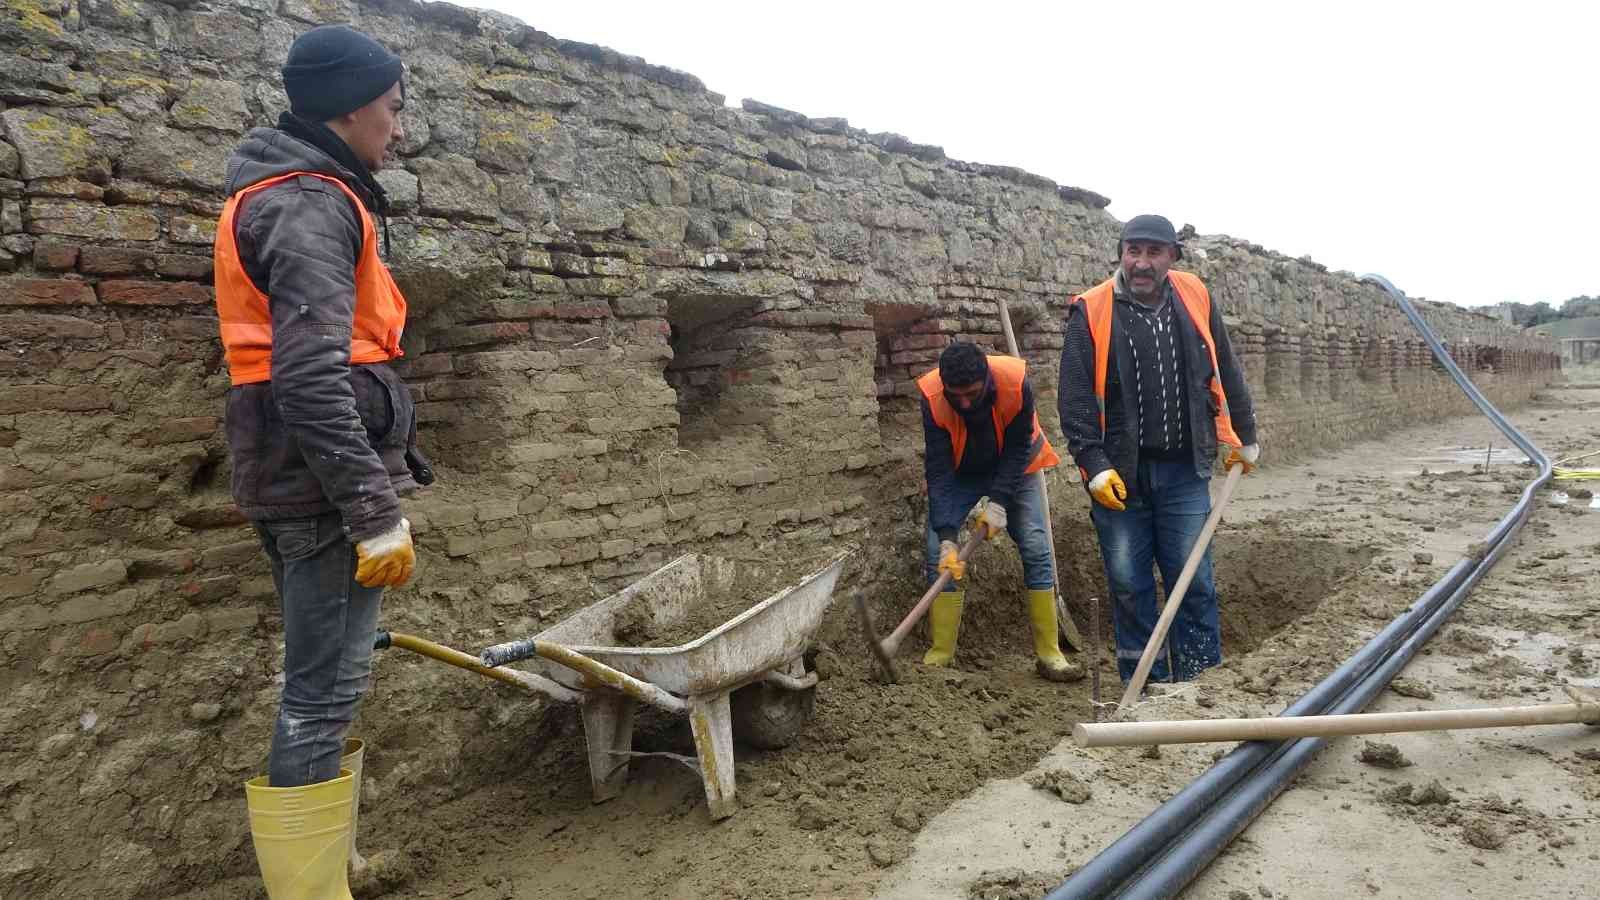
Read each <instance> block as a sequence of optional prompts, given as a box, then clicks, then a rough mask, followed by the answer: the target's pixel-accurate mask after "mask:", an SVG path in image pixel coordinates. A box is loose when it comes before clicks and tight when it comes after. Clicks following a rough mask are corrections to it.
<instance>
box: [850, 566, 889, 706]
mask: <svg viewBox="0 0 1600 900" xmlns="http://www.w3.org/2000/svg"><path fill="white" fill-rule="evenodd" d="M852 600H853V601H854V603H855V607H856V619H857V620H858V621H859V622H860V623H861V636H862V637H864V638H866V640H867V649H869V650H871V651H872V659H873V661H874V663H875V666H874V668H875V669H876V670H877V673H878V678H879V680H881V681H886V682H888V683H890V684H894V683H896V682H898V681H899V680H900V673H899V672H898V671H896V670H895V667H894V659H893V658H892V657H891V656H890V654H889V653H888V651H887V650H885V649H884V646H883V642H882V641H880V640H878V628H877V625H875V624H874V623H873V621H872V610H870V609H868V608H867V598H866V597H864V596H862V593H861V589H860V588H857V589H856V591H855V593H854V595H853V596H852Z"/></svg>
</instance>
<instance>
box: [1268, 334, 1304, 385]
mask: <svg viewBox="0 0 1600 900" xmlns="http://www.w3.org/2000/svg"><path fill="white" fill-rule="evenodd" d="M1266 343H1267V371H1266V379H1265V380H1266V385H1267V397H1268V398H1269V399H1272V400H1280V401H1284V400H1295V399H1298V397H1299V393H1300V389H1299V384H1298V382H1299V377H1300V360H1299V358H1298V352H1297V351H1298V349H1299V346H1298V345H1299V340H1298V339H1297V338H1295V337H1293V336H1291V335H1290V334H1289V333H1288V332H1286V331H1284V330H1282V329H1281V328H1280V329H1274V330H1271V331H1268V332H1267V333H1266Z"/></svg>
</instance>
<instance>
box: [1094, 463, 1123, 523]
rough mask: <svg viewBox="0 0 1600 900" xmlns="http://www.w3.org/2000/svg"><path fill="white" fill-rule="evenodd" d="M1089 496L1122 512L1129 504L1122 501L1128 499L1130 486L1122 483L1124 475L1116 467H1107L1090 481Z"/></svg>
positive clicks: (1105, 505) (1108, 507)
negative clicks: (1119, 473)
mask: <svg viewBox="0 0 1600 900" xmlns="http://www.w3.org/2000/svg"><path fill="white" fill-rule="evenodd" d="M1089 496H1091V497H1093V498H1094V502H1096V503H1098V504H1100V505H1101V506H1104V507H1105V508H1106V509H1113V510H1116V511H1117V512H1122V511H1123V510H1125V509H1127V508H1128V506H1127V504H1125V503H1123V502H1122V501H1124V500H1126V499H1128V486H1127V485H1125V484H1123V483H1122V476H1121V475H1118V474H1117V470H1116V469H1106V470H1105V471H1104V472H1101V473H1100V474H1099V475H1096V476H1095V477H1094V478H1093V479H1091V480H1090V481H1089Z"/></svg>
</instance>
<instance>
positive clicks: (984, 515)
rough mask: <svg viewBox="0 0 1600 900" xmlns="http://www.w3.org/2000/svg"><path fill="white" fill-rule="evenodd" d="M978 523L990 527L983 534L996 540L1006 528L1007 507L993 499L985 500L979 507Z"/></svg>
mask: <svg viewBox="0 0 1600 900" xmlns="http://www.w3.org/2000/svg"><path fill="white" fill-rule="evenodd" d="M978 524H979V525H982V526H983V527H984V528H986V529H988V530H987V531H986V532H985V533H984V535H983V536H984V537H985V538H988V539H989V540H991V541H992V540H994V539H995V538H997V537H999V536H1000V533H1001V532H1003V531H1005V530H1006V508H1005V507H1004V506H1001V505H1000V504H998V503H996V502H994V501H993V500H988V501H985V502H984V504H983V506H981V507H979V509H978Z"/></svg>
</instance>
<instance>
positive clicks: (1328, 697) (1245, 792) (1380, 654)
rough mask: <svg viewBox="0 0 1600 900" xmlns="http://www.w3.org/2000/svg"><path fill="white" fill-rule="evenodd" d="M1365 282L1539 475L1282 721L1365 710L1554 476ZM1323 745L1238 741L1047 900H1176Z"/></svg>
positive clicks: (1379, 281) (1432, 339) (1422, 326)
mask: <svg viewBox="0 0 1600 900" xmlns="http://www.w3.org/2000/svg"><path fill="white" fill-rule="evenodd" d="M1362 280H1364V281H1368V282H1371V283H1373V284H1376V285H1378V286H1379V287H1381V288H1382V289H1383V290H1385V291H1386V292H1388V294H1389V296H1390V297H1391V298H1392V299H1393V300H1394V301H1395V302H1396V303H1397V304H1398V305H1399V307H1400V309H1401V311H1402V312H1404V313H1405V315H1406V317H1407V318H1408V319H1410V320H1411V323H1412V325H1413V326H1414V327H1415V328H1416V329H1417V331H1418V332H1419V333H1420V334H1421V335H1422V337H1423V340H1424V341H1425V342H1426V343H1427V344H1428V346H1429V348H1430V349H1431V350H1432V352H1433V354H1434V357H1435V358H1436V359H1438V360H1439V362H1440V364H1441V365H1443V366H1444V368H1445V370H1446V371H1447V372H1448V373H1449V374H1450V377H1451V378H1452V379H1454V380H1455V382H1456V384H1457V385H1458V386H1459V387H1460V388H1461V389H1462V391H1463V392H1464V393H1466V395H1467V397H1468V399H1470V400H1471V401H1472V402H1473V403H1474V404H1475V405H1476V406H1477V407H1478V409H1479V410H1480V411H1482V412H1483V414H1484V415H1485V416H1487V417H1488V418H1489V419H1490V421H1491V422H1493V423H1494V425H1495V426H1496V427H1497V428H1498V429H1499V430H1500V431H1501V432H1502V433H1503V434H1505V436H1506V437H1507V438H1508V439H1510V440H1511V441H1512V443H1514V444H1516V445H1517V447H1518V448H1519V449H1521V450H1522V451H1523V453H1525V454H1527V456H1528V458H1529V459H1530V460H1533V461H1534V462H1536V463H1538V465H1539V468H1540V472H1539V476H1538V478H1536V479H1535V480H1534V481H1533V482H1532V483H1530V484H1529V485H1528V486H1527V487H1525V488H1524V489H1523V491H1522V495H1521V497H1520V498H1519V500H1518V502H1517V504H1516V506H1515V507H1513V509H1512V511H1511V512H1510V513H1508V514H1507V515H1506V516H1505V517H1504V518H1503V519H1501V520H1500V522H1498V523H1497V524H1496V526H1495V527H1494V528H1493V529H1492V530H1491V531H1490V532H1489V535H1488V537H1487V539H1486V542H1485V543H1486V552H1485V553H1484V554H1483V556H1482V557H1481V558H1479V559H1478V560H1476V561H1474V560H1469V559H1463V560H1461V561H1460V562H1458V563H1456V564H1455V565H1454V566H1452V567H1451V569H1450V570H1449V571H1448V572H1447V573H1446V574H1445V576H1444V577H1443V578H1442V579H1440V581H1439V582H1438V583H1436V584H1434V585H1433V586H1432V587H1431V588H1429V589H1428V590H1427V591H1426V592H1424V593H1423V595H1422V596H1421V597H1419V598H1418V599H1417V602H1416V603H1413V604H1412V606H1411V607H1410V609H1408V610H1407V611H1406V612H1405V613H1403V614H1402V615H1400V616H1398V617H1396V618H1395V620H1394V621H1393V622H1390V623H1389V625H1388V626H1386V627H1385V628H1384V629H1383V630H1382V631H1380V632H1379V633H1378V635H1377V636H1375V637H1374V638H1373V639H1372V640H1370V641H1368V642H1367V644H1366V645H1365V646H1364V647H1362V648H1361V650H1359V651H1357V652H1356V654H1354V655H1353V656H1351V657H1350V658H1349V659H1347V660H1345V662H1344V663H1343V664H1341V665H1340V666H1339V668H1338V669H1336V670H1334V672H1333V673H1332V674H1331V675H1329V676H1328V677H1327V678H1325V679H1324V680H1323V681H1322V682H1321V683H1320V684H1318V685H1317V686H1316V687H1315V688H1313V689H1312V690H1311V691H1309V692H1307V693H1306V695H1305V696H1303V697H1301V698H1300V699H1299V700H1298V701H1296V702H1295V703H1294V704H1293V705H1291V706H1290V707H1288V708H1287V709H1285V710H1284V711H1283V712H1282V713H1280V715H1313V714H1319V713H1322V714H1331V713H1338V712H1357V711H1360V710H1361V709H1364V708H1365V707H1366V705H1367V703H1369V702H1371V700H1372V698H1373V697H1375V696H1377V694H1378V692H1379V691H1382V690H1383V688H1384V687H1386V686H1387V685H1388V683H1389V682H1390V681H1391V680H1392V679H1393V678H1394V675H1395V673H1397V672H1399V671H1400V670H1401V669H1402V668H1403V667H1404V666H1405V664H1406V663H1407V662H1409V661H1410V659H1411V657H1412V656H1414V655H1415V653H1416V651H1417V649H1418V648H1420V647H1421V646H1422V644H1423V643H1425V642H1426V641H1427V640H1428V638H1429V637H1431V636H1432V635H1433V634H1434V632H1436V631H1437V630H1438V628H1439V627H1440V626H1441V625H1442V624H1443V623H1444V621H1445V620H1446V619H1447V618H1449V616H1450V615H1451V614H1452V613H1453V612H1454V611H1455V609H1456V607H1458V606H1459V605H1460V603H1461V601H1462V600H1463V599H1465V597H1466V596H1467V594H1468V593H1469V592H1470V591H1471V589H1472V587H1473V586H1474V585H1476V584H1477V582H1478V581H1479V580H1480V579H1481V578H1482V577H1483V575H1484V574H1486V573H1487V572H1488V571H1489V569H1490V567H1492V566H1493V565H1494V563H1495V562H1496V561H1497V560H1498V559H1499V557H1500V556H1501V554H1502V553H1503V552H1504V550H1505V548H1506V547H1507V546H1508V544H1507V538H1508V537H1510V536H1511V535H1513V534H1514V533H1515V532H1516V530H1517V529H1518V528H1520V527H1521V525H1522V523H1523V522H1524V521H1525V520H1526V519H1527V516H1528V514H1529V512H1530V511H1531V509H1532V498H1533V495H1534V492H1535V491H1536V490H1537V489H1538V488H1539V487H1540V486H1541V485H1542V484H1544V482H1545V481H1547V480H1548V479H1549V478H1550V475H1551V464H1550V460H1549V459H1548V458H1547V457H1546V456H1545V455H1544V453H1543V452H1542V451H1540V450H1539V448H1538V447H1536V446H1535V445H1534V444H1533V443H1532V442H1531V441H1529V440H1528V439H1527V437H1526V436H1524V435H1523V434H1522V433H1521V432H1519V431H1517V429H1516V428H1515V427H1514V426H1512V425H1511V423H1510V422H1509V421H1507V420H1506V418H1505V417H1504V416H1503V415H1502V414H1501V413H1500V411H1499V410H1498V409H1496V408H1495V407H1494V405H1493V404H1491V403H1490V402H1489V401H1488V400H1487V399H1486V398H1485V397H1484V396H1483V395H1482V393H1480V392H1479V391H1478V389H1477V387H1476V386H1475V385H1473V384H1472V382H1471V380H1470V379H1468V378H1467V376H1466V374H1465V373H1463V372H1462V371H1461V369H1460V367H1459V366H1457V365H1456V364H1455V361H1454V360H1453V359H1451V358H1450V355H1449V353H1448V352H1446V351H1445V349H1444V345H1443V344H1442V343H1440V341H1439V339H1438V337H1437V336H1436V335H1435V334H1434V333H1433V331H1432V330H1431V329H1430V328H1429V327H1428V325H1427V323H1426V322H1425V321H1424V320H1423V319H1422V316H1421V315H1420V314H1419V313H1418V312H1417V310H1416V308H1415V307H1414V306H1413V305H1412V304H1411V302H1410V301H1409V300H1407V299H1406V297H1405V296H1404V295H1403V294H1401V293H1400V292H1399V291H1398V290H1397V289H1396V288H1395V287H1394V286H1393V285H1392V284H1390V283H1389V282H1388V281H1387V280H1385V279H1384V278H1382V277H1381V276H1377V275H1367V276H1365V277H1364V278H1363V279H1362ZM1324 743H1326V739H1323V738H1301V739H1298V740H1295V741H1279V742H1263V741H1250V742H1245V743H1241V744H1240V745H1239V746H1238V747H1236V748H1234V750H1233V751H1232V752H1231V753H1229V754H1228V755H1227V756H1225V757H1223V759H1222V760H1220V761H1219V762H1217V763H1216V764H1215V765H1213V766H1212V767H1211V768H1210V769H1208V770H1206V771H1205V772H1203V773H1201V775H1200V776H1199V777H1197V778H1196V779H1195V780H1194V781H1193V782H1191V783H1190V784H1189V785H1188V786H1186V787H1185V788H1184V789H1183V790H1182V791H1180V792H1179V793H1178V794H1177V795H1176V796H1174V797H1173V798H1171V799H1170V800H1168V801H1167V802H1166V803H1164V804H1162V805H1161V806H1160V807H1158V808H1157V809H1156V810H1155V811H1154V812H1153V813H1151V815H1150V816H1148V817H1146V818H1145V819H1144V820H1143V821H1141V822H1139V823H1138V824H1137V825H1135V826H1134V827H1133V828H1132V829H1130V830H1129V831H1128V832H1127V833H1126V834H1124V835H1123V836H1122V837H1121V838H1119V839H1118V840H1117V841H1116V842H1114V843H1113V844H1111V846H1109V847H1107V848H1106V849H1105V850H1103V851H1101V852H1100V854H1098V855H1097V856H1095V858H1094V859H1092V860H1090V861H1089V862H1088V863H1087V864H1085V865H1084V866H1083V867H1082V868H1080V869H1079V870H1078V871H1077V872H1076V873H1074V874H1073V876H1072V878H1070V879H1068V880H1067V882H1066V883H1065V884H1063V885H1061V887H1059V888H1057V889H1056V890H1055V891H1053V892H1051V893H1050V894H1049V895H1048V897H1047V898H1046V900H1065V898H1090V897H1106V896H1112V895H1113V894H1116V893H1119V892H1120V895H1121V896H1127V897H1165V896H1171V895H1172V894H1174V893H1176V892H1177V891H1178V890H1180V889H1181V888H1182V887H1183V886H1184V885H1186V884H1188V882H1189V881H1190V880H1192V879H1193V878H1194V876H1195V875H1197V874H1199V872H1200V871H1202V870H1203V869H1204V868H1205V867H1206V866H1207V865H1209V864H1210V863H1211V861H1212V860H1213V859H1215V858H1216V855H1217V854H1218V853H1220V852H1221V850H1222V848H1223V847H1225V846H1227V844H1228V842H1229V841H1231V840H1232V839H1233V838H1234V837H1235V836H1236V835H1237V834H1238V833H1239V832H1240V831H1242V830H1244V828H1245V827H1246V826H1248V825H1249V823H1250V822H1251V821H1252V820H1254V818H1255V817H1256V816H1257V815H1258V814H1260V812H1261V810H1263V809H1265V808H1266V806H1267V804H1269V803H1271V802H1272V800H1273V798H1275V797H1276V796H1277V795H1278V794H1279V793H1281V792H1282V790H1283V789H1284V787H1286V786H1287V785H1288V783H1289V781H1290V780H1292V779H1293V777H1294V776H1295V775H1296V774H1298V773H1299V771H1300V770H1301V769H1303V768H1304V767H1305V766H1306V765H1307V764H1308V763H1309V762H1310V760H1311V758H1312V757H1313V756H1314V755H1315V754H1316V752H1317V751H1318V750H1320V749H1321V747H1322V745H1323V744H1324Z"/></svg>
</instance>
